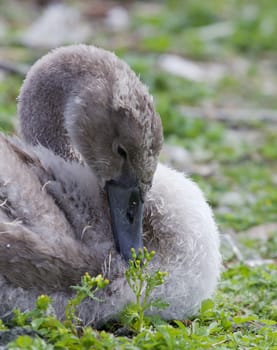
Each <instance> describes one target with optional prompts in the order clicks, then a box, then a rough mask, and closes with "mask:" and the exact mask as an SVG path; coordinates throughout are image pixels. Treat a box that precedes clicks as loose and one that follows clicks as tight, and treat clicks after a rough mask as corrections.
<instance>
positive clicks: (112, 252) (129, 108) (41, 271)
mask: <svg viewBox="0 0 277 350" xmlns="http://www.w3.org/2000/svg"><path fill="white" fill-rule="evenodd" d="M53 57H54V58H55V57H56V58H55V59H53ZM74 57H75V58H74ZM80 57H81V58H80ZM95 57H96V60H95ZM61 58H62V60H61ZM80 59H81V61H80ZM72 62H73V63H72ZM88 62H90V63H89V64H90V66H89V68H88ZM95 62H96V63H97V64H96V63H95ZM49 67H50V68H49ZM51 67H52V68H51ZM54 67H55V69H54ZM62 67H63V68H62ZM77 67H79V68H77ZM80 67H82V69H81V68H80ZM93 67H94V68H93ZM95 67H98V68H97V69H95ZM46 68H47V69H46ZM92 68H93V69H94V70H93V69H92ZM76 69H77V70H78V69H79V70H78V72H77V73H76ZM80 69H81V70H80ZM101 69H102V70H101ZM87 71H89V73H88V72H87ZM45 73H46V74H45ZM48 73H49V74H50V78H49V79H48V80H47V78H46V77H47V74H48ZM59 73H61V77H60V78H61V79H60V80H59V77H58V76H56V75H58V74H59ZM51 74H53V75H51ZM70 74H71V75H70ZM77 77H78V79H77ZM115 77H118V79H119V80H118V79H115ZM74 79H75V80H74ZM76 79H77V81H76ZM80 79H81V80H80ZM82 79H83V80H82ZM61 81H62V82H63V84H64V86H61V85H60V86H59V87H58V86H57V85H59V84H60V82H61ZM58 82H59V84H58ZM73 82H75V83H73ZM121 83H122V84H121ZM38 86H40V87H39V88H38V89H37V87H38ZM43 86H44V90H42V87H43ZM51 87H52V89H55V88H56V89H58V90H59V89H60V91H59V93H58V92H57V96H56V94H55V93H53V91H52V92H51ZM73 87H74V88H73ZM84 87H85V88H84ZM124 87H125V88H126V87H127V88H126V89H124ZM95 89H96V90H95ZM55 91H56V90H55ZM38 92H40V93H38ZM103 93H104V95H103ZM49 94H50V95H51V96H53V99H51V98H50V95H49ZM115 94H118V95H115ZM47 96H48V99H47ZM88 96H89V97H90V99H89V100H88V99H87V98H88ZM101 96H102V97H101ZM56 97H57V100H55V98H56ZM100 97H101V98H100ZM32 101H33V102H32ZM58 102H60V103H58ZM19 107H20V108H19V111H20V114H21V129H22V134H23V136H24V138H25V140H26V141H27V143H33V144H42V145H43V146H45V147H48V148H50V150H49V149H46V148H45V147H43V146H41V145H38V146H36V147H34V146H32V145H27V144H23V143H22V142H21V141H19V140H17V139H5V138H4V137H1V138H0V198H1V200H2V204H1V205H0V304H2V305H4V309H5V310H10V309H11V308H14V307H20V308H21V309H28V308H31V307H32V306H33V304H34V301H35V299H36V297H37V296H38V295H39V294H41V293H42V292H43V293H49V294H50V295H51V296H52V298H53V305H54V308H55V310H56V313H57V315H58V317H59V318H62V317H63V313H64V305H65V303H66V301H67V299H68V297H69V296H70V289H69V286H70V285H72V284H76V283H78V282H79V280H80V277H81V276H82V274H84V273H85V272H86V271H88V272H90V273H91V274H92V275H96V274H99V273H102V274H104V276H105V277H107V278H108V279H109V280H110V281H111V283H110V285H109V286H108V287H107V288H106V289H105V290H103V292H102V295H101V298H102V299H104V302H103V303H98V302H94V301H91V300H88V301H85V302H84V303H83V304H82V305H81V306H80V309H79V313H80V317H81V318H82V319H83V320H84V322H92V323H94V324H100V323H103V322H105V321H107V320H108V319H111V318H113V317H116V315H117V314H118V312H119V311H120V310H122V308H123V306H124V305H126V303H128V302H129V301H131V300H132V299H133V298H134V296H133V295H132V293H131V291H130V289H129V287H128V286H127V283H126V281H125V278H124V271H125V269H126V263H125V262H124V259H122V256H121V255H120V254H119V253H118V251H119V252H121V254H122V255H123V257H125V259H126V256H125V255H124V254H125V253H124V249H125V248H124V245H121V243H118V242H117V243H115V241H116V239H117V238H116V236H114V225H117V224H118V223H117V222H116V224H114V223H113V220H115V219H114V218H113V217H112V221H111V216H110V208H111V207H112V206H113V205H114V204H113V201H112V200H109V202H108V200H107V196H106V191H105V189H106V187H105V183H107V182H109V181H111V180H112V181H114V179H116V181H118V182H119V183H120V186H121V183H124V186H127V185H128V186H129V187H127V191H129V192H128V193H130V190H129V188H131V191H133V189H134V188H136V186H138V188H139V189H140V193H141V196H142V198H143V200H144V216H143V245H145V246H146V247H147V248H148V249H150V250H155V251H156V252H157V254H156V256H155V258H154V261H153V263H152V265H151V268H152V269H157V268H159V269H160V270H161V271H167V272H168V273H169V277H168V278H167V280H166V282H165V284H164V285H162V286H161V287H160V288H157V289H155V291H154V296H158V297H162V298H163V299H164V300H166V301H168V302H169V303H170V306H169V307H168V308H167V309H165V310H164V311H162V312H161V315H162V316H163V317H164V318H166V319H175V318H177V319H182V318H185V317H187V316H190V315H193V314H194V313H196V312H197V309H198V308H199V305H200V303H201V301H202V300H203V299H205V298H208V297H210V296H211V295H212V293H213V292H214V290H215V288H216V284H217V280H218V277H219V270H220V254H219V242H218V231H217V227H216V225H215V222H214V219H213V216H212V212H211V210H210V208H209V206H208V205H207V203H206V201H205V199H204V197H203V194H202V193H201V191H200V190H199V188H198V187H197V186H196V185H195V184H194V183H193V182H192V181H191V180H189V179H187V178H185V177H184V176H183V175H182V174H180V173H177V172H176V171H174V170H171V169H169V168H167V167H165V166H163V165H158V166H157V168H156V163H157V156H158V153H159V149H160V146H161V140H162V137H161V128H160V122H159V119H158V117H157V116H156V114H155V112H154V109H153V105H152V102H151V98H150V97H149V95H148V94H147V91H146V89H145V88H144V87H143V86H142V85H141V83H140V82H139V81H138V79H137V78H136V77H135V76H134V74H133V73H132V72H131V71H130V70H129V68H127V66H126V65H125V64H123V63H122V62H121V61H119V60H118V59H117V58H116V57H115V56H113V55H111V54H109V53H107V52H105V51H103V50H98V49H95V48H91V47H86V46H75V47H70V48H66V49H59V50H56V51H55V52H54V53H53V54H50V55H48V56H46V57H45V58H43V59H42V60H41V61H39V62H38V63H37V64H36V65H35V66H34V68H33V69H32V70H31V72H30V73H29V75H28V76H27V80H26V82H25V84H24V86H23V89H22V91H21V96H20V106H19ZM40 109H41V110H40ZM28 111H29V114H28ZM118 112H119V116H118ZM36 113H38V114H37V115H38V116H39V117H37V119H34V118H35V115H36ZM47 113H48V120H47V121H45V122H44V121H43V120H44V119H43V118H47ZM49 113H50V115H49ZM82 113H83V114H82ZM93 113H94V116H93V117H91V115H92V114H93ZM122 113H123V114H124V115H122ZM126 113H127V117H126V115H125V114H126ZM95 115H96V117H95ZM76 116H77V117H76ZM90 117H91V119H89V118H90ZM51 118H52V119H51ZM99 118H102V119H99ZM99 120H100V121H99ZM40 123H41V127H40ZM115 123H116V124H117V123H120V124H119V125H120V127H118V125H116V124H115ZM99 124H101V128H100V129H98V130H97V128H98V127H99ZM57 126H58V127H57ZM130 127H131V129H130ZM93 128H94V129H96V130H97V131H98V134H97V133H96V134H94V132H95V131H94V129H93ZM109 129H111V130H109ZM100 130H102V133H103V134H104V135H102V137H101V133H100V134H99V131H100ZM115 130H116V132H115ZM114 133H116V135H114ZM46 135H49V138H48V137H46ZM50 135H52V136H53V139H51V137H50ZM103 139H104V141H103ZM115 139H116V145H118V144H120V145H122V143H123V142H124V145H123V147H124V152H126V153H127V156H128V158H127V159H128V161H126V154H123V156H124V157H123V158H124V159H125V160H124V161H122V159H121V158H122V157H121V158H120V157H118V155H117V156H116V155H113V153H112V151H110V148H113V146H114V142H115V141H114V140H115ZM72 143H73V145H74V146H72ZM99 145H100V146H99ZM75 147H77V150H78V151H79V152H80V154H81V156H82V158H83V160H84V162H81V163H80V162H78V161H73V162H69V161H68V160H67V159H68V158H70V159H76V158H78V154H77V151H76V148H75ZM53 152H54V153H56V154H54V153H53ZM120 154H121V152H120ZM103 155H105V156H106V158H105V159H103ZM121 156H122V154H121ZM113 157H114V158H115V160H114V158H113ZM99 160H102V165H101V164H100V163H99V162H98V161H99ZM126 162H127V163H128V171H127V172H126V168H127V166H126ZM155 168H156V171H155ZM130 169H131V171H130ZM154 171H155V173H154ZM122 173H124V174H125V175H126V173H127V175H128V176H127V177H126V176H122ZM153 173H154V175H153ZM130 174H131V175H130ZM126 178H127V180H126ZM134 178H135V179H136V183H135V184H134V183H130V182H128V181H129V180H130V179H134ZM116 181H115V182H116ZM124 181H125V182H124ZM151 182H152V187H151V189H150V183H151ZM126 184H127V185H126ZM112 185H114V182H112ZM125 188H126V187H124V190H125ZM121 190H122V187H121ZM134 191H135V190H134ZM120 205H121V204H120ZM111 211H112V209H111ZM134 218H135V219H136V216H134ZM138 227H139V225H138ZM114 237H115V238H114ZM121 239H122V237H119V240H121ZM123 239H124V237H123ZM136 242H138V241H136ZM122 247H123V248H122ZM122 249H123V253H122ZM5 310H4V311H5ZM4 311H1V308H0V316H1V312H2V314H3V313H4Z"/></svg>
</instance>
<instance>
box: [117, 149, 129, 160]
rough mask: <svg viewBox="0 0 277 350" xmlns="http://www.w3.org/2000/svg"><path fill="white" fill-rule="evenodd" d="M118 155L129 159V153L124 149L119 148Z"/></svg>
mask: <svg viewBox="0 0 277 350" xmlns="http://www.w3.org/2000/svg"><path fill="white" fill-rule="evenodd" d="M117 153H118V154H119V155H120V157H122V158H124V159H126V158H127V152H126V151H125V149H124V148H122V147H121V146H118V147H117Z"/></svg>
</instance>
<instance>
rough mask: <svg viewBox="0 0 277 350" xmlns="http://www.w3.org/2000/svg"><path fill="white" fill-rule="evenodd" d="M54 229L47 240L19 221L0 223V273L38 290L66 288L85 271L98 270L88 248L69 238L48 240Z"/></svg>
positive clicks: (48, 290) (17, 283)
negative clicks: (57, 240) (58, 240)
mask: <svg viewBox="0 0 277 350" xmlns="http://www.w3.org/2000/svg"><path fill="white" fill-rule="evenodd" d="M55 234H57V233H56V232H51V231H49V237H48V238H49V239H47V240H41V239H40V237H39V235H38V234H37V233H35V232H33V231H31V230H30V229H28V228H27V227H25V226H24V225H22V224H20V223H4V222H0V275H2V276H4V277H5V278H6V279H7V280H8V281H9V282H10V283H11V284H12V285H13V286H14V287H22V288H26V289H28V290H30V289H33V288H36V289H39V290H40V292H43V291H44V292H48V293H49V292H51V291H62V290H63V291H67V292H68V288H69V286H71V285H75V284H77V283H79V282H80V278H81V276H82V275H84V274H85V272H89V273H90V274H92V275H96V274H98V273H100V272H101V264H100V261H99V263H98V266H97V265H96V262H97V260H96V259H95V256H92V255H91V253H90V252H89V251H88V248H87V247H85V246H83V245H82V244H81V243H80V242H76V240H74V239H72V238H71V237H64V238H63V240H62V241H60V242H55V241H54V240H51V235H55Z"/></svg>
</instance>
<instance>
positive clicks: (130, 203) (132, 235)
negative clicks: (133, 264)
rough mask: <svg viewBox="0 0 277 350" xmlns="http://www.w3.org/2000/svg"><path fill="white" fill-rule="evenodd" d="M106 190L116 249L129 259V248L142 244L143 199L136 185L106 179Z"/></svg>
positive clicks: (141, 245)
mask: <svg viewBox="0 0 277 350" xmlns="http://www.w3.org/2000/svg"><path fill="white" fill-rule="evenodd" d="M106 191H107V194H108V200H109V205H110V211H111V219H112V230H113V234H114V239H115V244H116V249H117V250H118V252H119V253H120V254H121V255H122V256H123V258H124V259H125V260H126V261H129V260H130V259H131V248H134V249H135V250H136V251H138V249H139V248H142V247H143V244H142V217H143V201H142V199H141V193H140V189H139V187H138V186H136V185H132V186H128V187H124V185H122V183H117V182H116V181H113V180H111V181H108V182H107V183H106Z"/></svg>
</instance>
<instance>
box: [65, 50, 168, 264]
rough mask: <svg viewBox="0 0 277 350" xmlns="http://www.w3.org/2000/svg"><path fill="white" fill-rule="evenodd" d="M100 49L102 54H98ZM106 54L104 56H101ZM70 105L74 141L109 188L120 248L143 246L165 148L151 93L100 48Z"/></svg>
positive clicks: (124, 252) (67, 113) (67, 119)
mask: <svg viewBox="0 0 277 350" xmlns="http://www.w3.org/2000/svg"><path fill="white" fill-rule="evenodd" d="M97 53H98V52H97ZM101 54H102V56H101ZM91 72H92V73H91V75H87V76H86V77H85V78H83V79H81V80H80V81H79V82H78V83H77V84H76V86H77V87H76V89H75V91H74V92H73V93H72V96H71V98H70V99H68V103H67V105H66V109H65V122H66V129H67V131H68V133H69V135H70V138H71V140H72V142H73V143H74V145H75V147H76V148H77V149H78V151H79V152H80V153H81V154H82V156H83V158H84V160H85V161H86V163H87V164H88V165H89V166H90V167H91V168H92V169H93V171H94V173H95V174H96V176H97V178H98V181H99V183H100V185H101V187H102V188H103V189H105V190H106V191H107V194H108V200H109V204H110V209H111V217H112V226H113V231H114V237H115V242H116V246H117V249H118V250H119V252H120V253H121V254H122V255H123V257H124V258H125V259H126V260H128V259H129V258H130V248H131V247H134V248H135V249H138V248H140V247H141V246H142V215H143V201H144V198H145V195H146V193H147V191H148V190H149V189H150V187H151V183H152V179H153V175H154V172H155V169H156V166H157V161H158V155H159V152H160V149H161V146H162V126H161V121H160V118H159V116H158V115H157V114H156V112H155V109H154V105H153V101H152V97H151V96H150V95H149V93H148V90H147V88H146V87H145V86H144V85H143V84H142V83H141V82H140V80H139V79H138V78H137V76H136V75H135V74H134V73H133V72H132V71H131V70H130V68H129V67H128V66H127V65H126V64H125V63H124V62H122V61H120V60H119V59H118V58H116V56H114V55H113V54H111V53H107V52H106V51H103V50H101V51H100V54H99V59H98V60H97V59H96V60H95V52H94V61H93V67H91Z"/></svg>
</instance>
